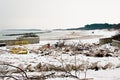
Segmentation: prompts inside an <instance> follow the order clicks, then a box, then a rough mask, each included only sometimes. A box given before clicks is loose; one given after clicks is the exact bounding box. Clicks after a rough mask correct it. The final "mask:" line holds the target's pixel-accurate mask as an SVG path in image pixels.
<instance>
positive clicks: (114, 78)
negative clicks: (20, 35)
mask: <svg viewBox="0 0 120 80" xmlns="http://www.w3.org/2000/svg"><path fill="white" fill-rule="evenodd" d="M86 34H89V35H104V36H103V37H110V36H112V35H114V34H116V31H105V30H95V31H94V34H92V33H91V31H88V32H86ZM57 41H58V40H44V41H40V43H38V44H28V45H24V46H22V47H25V48H27V49H28V50H31V49H38V48H39V47H41V46H42V45H45V44H47V43H51V45H52V44H55V43H56V42H57ZM73 42H74V43H75V42H76V43H77V42H80V43H82V44H83V43H90V44H91V43H98V42H99V38H97V37H96V38H92V39H91V38H89V39H81V40H78V39H74V40H66V43H67V44H70V43H73ZM11 47H16V46H6V47H0V63H1V62H8V63H11V64H12V65H14V66H19V65H20V64H21V65H22V66H23V69H25V68H26V66H28V65H30V64H31V67H32V69H33V70H35V67H36V66H37V65H38V64H39V63H41V64H46V65H47V64H52V65H54V66H63V65H66V64H71V65H74V64H75V56H71V55H69V54H61V52H57V51H52V55H46V56H42V55H41V54H36V53H28V54H11V53H9V52H7V51H9V49H10V48H11ZM17 47H19V46H17ZM100 48H102V49H104V48H108V49H111V50H113V51H114V49H115V47H111V46H110V45H109V44H106V45H103V46H101V47H100ZM46 53H47V52H46ZM60 60H62V62H63V64H62V63H61V62H60ZM76 60H77V62H76V64H77V65H81V64H82V63H84V62H86V61H88V63H89V66H90V65H91V64H92V63H96V62H98V64H97V66H98V67H99V68H101V69H100V70H98V71H95V70H91V69H89V70H88V71H87V78H94V80H120V74H119V73H120V72H119V71H120V57H102V58H98V57H87V56H84V55H82V54H79V55H77V56H76ZM108 63H110V64H111V67H110V68H108V69H106V70H103V69H102V68H103V67H104V66H105V65H106V64H108ZM73 72H74V71H73ZM73 72H72V73H73ZM78 72H79V73H80V75H79V77H80V78H84V71H78ZM39 73H40V72H37V71H34V72H27V74H28V75H31V74H32V75H35V74H36V75H39ZM46 80H75V79H74V78H69V77H67V78H48V79H46Z"/></svg>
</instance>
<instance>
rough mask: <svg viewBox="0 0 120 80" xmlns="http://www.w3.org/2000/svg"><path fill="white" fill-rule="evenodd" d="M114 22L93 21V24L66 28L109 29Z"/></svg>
mask: <svg viewBox="0 0 120 80" xmlns="http://www.w3.org/2000/svg"><path fill="white" fill-rule="evenodd" d="M114 26H116V24H108V23H95V24H88V25H85V27H80V28H69V29H67V30H95V29H111V28H113V27H114Z"/></svg>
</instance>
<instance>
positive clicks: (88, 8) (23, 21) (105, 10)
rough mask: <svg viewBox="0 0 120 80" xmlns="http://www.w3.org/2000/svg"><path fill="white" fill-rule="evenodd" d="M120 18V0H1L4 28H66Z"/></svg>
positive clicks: (113, 20)
mask: <svg viewBox="0 0 120 80" xmlns="http://www.w3.org/2000/svg"><path fill="white" fill-rule="evenodd" d="M119 21H120V0H0V28H1V29H62V28H63V29H65V28H77V27H83V26H84V25H86V24H92V23H119Z"/></svg>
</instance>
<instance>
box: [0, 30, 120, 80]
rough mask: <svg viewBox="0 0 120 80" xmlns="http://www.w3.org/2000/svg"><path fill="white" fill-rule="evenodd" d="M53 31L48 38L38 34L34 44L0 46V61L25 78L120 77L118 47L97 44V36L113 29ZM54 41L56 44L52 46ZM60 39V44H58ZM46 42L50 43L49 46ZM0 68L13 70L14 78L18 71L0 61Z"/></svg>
mask: <svg viewBox="0 0 120 80" xmlns="http://www.w3.org/2000/svg"><path fill="white" fill-rule="evenodd" d="M53 33H57V34H56V35H55V34H54V35H55V36H53V35H51V36H52V37H51V36H48V38H47V36H45V37H44V36H42V37H40V42H39V43H38V44H28V45H16V46H5V47H0V64H10V65H13V66H16V67H19V68H20V69H22V70H23V71H24V72H25V73H26V74H27V78H26V77H22V76H21V75H19V78H20V80H24V79H25V78H26V79H28V80H29V79H30V80H39V79H40V78H42V79H43V80H82V79H84V78H91V79H90V80H119V79H120V74H119V70H120V54H119V52H120V49H119V48H117V47H114V46H111V45H110V44H109V43H108V44H104V45H99V39H100V38H107V37H110V36H113V35H115V34H116V33H117V31H108V30H92V31H65V32H64V33H63V31H54V32H53ZM53 33H45V34H42V35H47V34H49V35H50V34H53ZM59 34H60V35H59ZM57 42H59V45H57V46H55V44H56V43H57ZM63 43H64V45H60V44H63ZM46 44H50V47H48V46H47V45H46ZM13 47H20V48H26V49H27V51H28V53H27V54H13V53H11V52H10V49H11V48H13ZM0 69H3V70H4V69H5V70H8V71H10V72H16V74H11V75H12V76H14V77H16V78H18V77H17V76H16V75H18V73H20V72H21V71H19V70H18V69H16V68H13V67H10V66H9V67H8V66H7V68H3V67H2V65H1V66H0ZM23 75H24V74H23ZM33 78H36V79H33ZM38 78H39V79H38ZM11 80H12V79H11ZM88 80H89V79H88Z"/></svg>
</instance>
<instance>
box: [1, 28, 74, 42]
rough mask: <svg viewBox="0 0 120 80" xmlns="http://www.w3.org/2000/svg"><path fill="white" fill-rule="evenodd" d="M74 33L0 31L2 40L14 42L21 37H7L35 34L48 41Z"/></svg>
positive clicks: (58, 31)
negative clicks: (13, 40)
mask: <svg viewBox="0 0 120 80" xmlns="http://www.w3.org/2000/svg"><path fill="white" fill-rule="evenodd" d="M69 32H73V31H70V30H32V29H30V30H29V29H28V30H27V29H25V30H24V29H7V30H0V40H12V39H16V38H17V37H20V36H21V35H16V36H6V35H8V34H21V33H35V34H36V35H38V36H39V37H40V40H48V39H59V38H60V37H61V36H63V35H65V34H67V33H69Z"/></svg>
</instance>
